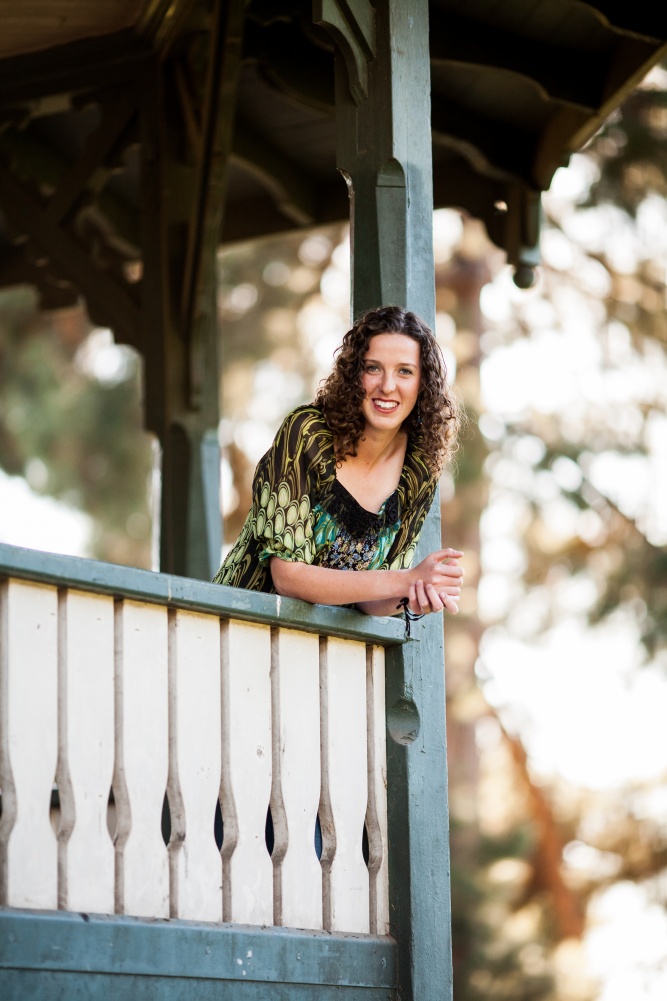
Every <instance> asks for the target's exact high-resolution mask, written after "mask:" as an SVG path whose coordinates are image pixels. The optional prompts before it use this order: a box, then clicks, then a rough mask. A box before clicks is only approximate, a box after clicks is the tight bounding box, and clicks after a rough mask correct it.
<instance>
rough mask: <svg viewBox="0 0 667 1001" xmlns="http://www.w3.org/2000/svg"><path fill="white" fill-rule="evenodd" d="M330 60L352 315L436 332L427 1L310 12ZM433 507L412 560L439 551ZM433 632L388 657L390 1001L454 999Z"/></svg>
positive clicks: (423, 631) (432, 626) (438, 651)
mask: <svg viewBox="0 0 667 1001" xmlns="http://www.w3.org/2000/svg"><path fill="white" fill-rule="evenodd" d="M314 7H315V10H314V12H315V20H316V21H317V22H318V23H320V24H322V25H323V26H325V27H326V28H328V29H329V31H330V32H331V34H332V35H333V37H334V39H335V41H336V46H337V53H336V118H337V127H338V167H339V169H340V170H341V172H342V173H343V174H344V176H345V178H346V180H347V183H348V188H349V192H350V202H351V226H352V276H353V277H352V313H353V316H354V317H357V316H358V315H359V314H360V313H362V312H363V311H364V310H366V309H368V308H370V307H373V306H380V305H388V304H395V305H400V306H404V307H407V308H408V309H411V310H414V311H415V312H416V313H418V314H419V315H420V316H421V317H423V318H424V319H425V320H426V322H427V323H429V324H431V325H432V324H433V323H434V320H435V315H434V314H435V290H434V267H433V221H432V215H433V182H432V167H431V121H430V115H431V108H430V66H429V44H428V0H384V2H383V3H380V4H376V5H374V6H373V5H371V3H370V2H369V0H347V2H342V0H341V2H338V0H318V2H316V3H315V5H314ZM440 545H441V543H440V515H439V501H438V498H436V501H435V502H434V505H433V508H432V510H431V512H430V514H429V516H428V518H427V522H426V524H425V526H424V530H423V532H422V538H421V542H420V554H421V555H418V557H417V559H419V558H421V557H422V556H423V555H426V553H428V552H431V551H433V550H435V549H439V548H440ZM442 630H443V626H442V617H441V616H435V615H434V616H428V617H426V618H425V619H424V620H422V621H421V622H420V623H417V624H416V628H413V636H414V639H413V640H412V641H410V642H409V643H407V644H406V645H405V646H404V647H402V648H399V647H394V648H392V649H391V650H389V651H387V668H386V670H387V677H386V694H387V716H388V731H389V732H388V741H387V783H388V808H389V884H390V927H391V934H392V935H393V936H394V937H395V938H396V941H397V944H398V951H397V955H398V983H399V997H400V998H401V1001H447V999H451V997H452V973H451V911H450V890H449V836H448V809H447V759H446V734H445V688H444V653H443V631H442Z"/></svg>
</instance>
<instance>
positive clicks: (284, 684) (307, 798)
mask: <svg viewBox="0 0 667 1001" xmlns="http://www.w3.org/2000/svg"><path fill="white" fill-rule="evenodd" d="M272 640H273V644H272V647H273V648H272V654H273V664H272V670H271V680H272V689H273V693H272V694H273V728H274V729H273V768H274V773H273V794H272V797H271V813H272V817H273V826H274V830H275V839H276V840H275V848H274V852H273V862H274V881H273V886H274V921H275V923H276V924H280V925H285V926H287V927H291V928H321V927H322V867H321V865H320V862H319V859H318V858H317V855H316V854H315V845H314V835H315V820H316V817H317V808H318V804H319V799H320V756H319V750H320V679H319V640H318V637H317V636H313V635H311V634H308V633H299V632H296V631H295V630H290V629H280V630H275V631H274V634H273V637H272Z"/></svg>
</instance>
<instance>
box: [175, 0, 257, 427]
mask: <svg viewBox="0 0 667 1001" xmlns="http://www.w3.org/2000/svg"><path fill="white" fill-rule="evenodd" d="M243 18H244V4H243V3H242V2H240V0H217V2H216V4H215V6H214V10H213V24H212V28H211V34H210V45H209V54H208V68H207V73H206V87H205V93H204V101H203V107H202V115H201V143H200V149H199V158H198V163H197V173H196V177H195V190H194V197H193V204H192V213H191V216H190V224H189V227H188V236H187V246H186V252H185V260H184V274H183V289H182V296H181V323H182V327H183V333H184V335H185V337H186V338H187V339H188V340H189V341H190V379H189V383H190V385H189V396H190V399H189V405H190V406H191V407H192V408H193V409H198V408H199V407H200V406H201V405H202V402H203V397H204V394H205V389H204V382H205V380H206V378H207V373H208V378H209V379H210V377H211V373H210V364H211V352H215V340H216V333H217V309H216V308H215V306H214V312H213V316H211V315H210V312H211V303H213V304H215V300H216V295H215V288H216V278H217V275H216V251H217V246H218V242H219V240H220V228H221V224H222V214H223V208H224V202H225V193H226V189H227V170H228V160H229V154H230V150H231V142H232V125H233V121H234V115H235V112H236V93H237V86H238V80H239V74H240V69H241V44H242V38H243ZM207 326H208V327H211V326H212V331H213V341H212V343H211V344H210V345H209V348H208V350H206V343H207V341H208V340H209V337H208V336H207V334H206V332H205V330H204V328H205V327H207ZM206 356H208V357H206ZM213 392H214V399H213V400H211V401H210V404H209V405H210V407H211V410H212V414H213V415H215V416H214V418H213V420H214V423H215V424H216V425H217V416H218V400H217V396H218V377H217V365H216V366H215V373H214V390H213Z"/></svg>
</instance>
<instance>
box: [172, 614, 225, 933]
mask: <svg viewBox="0 0 667 1001" xmlns="http://www.w3.org/2000/svg"><path fill="white" fill-rule="evenodd" d="M169 660H170V664H169V674H170V681H169V684H170V692H169V698H170V709H169V714H170V731H171V732H170V736H169V749H170V770H169V806H170V809H171V825H172V828H171V841H170V843H169V859H170V886H171V903H170V914H171V916H172V917H178V918H189V919H193V920H199V921H220V920H222V861H221V858H220V852H219V851H218V848H217V845H216V843H215V837H214V832H213V824H214V818H215V808H216V803H217V800H218V795H219V791H220V620H219V619H218V618H217V616H213V615H200V614H198V613H195V612H186V611H180V610H179V611H177V612H172V613H171V614H170V625H169Z"/></svg>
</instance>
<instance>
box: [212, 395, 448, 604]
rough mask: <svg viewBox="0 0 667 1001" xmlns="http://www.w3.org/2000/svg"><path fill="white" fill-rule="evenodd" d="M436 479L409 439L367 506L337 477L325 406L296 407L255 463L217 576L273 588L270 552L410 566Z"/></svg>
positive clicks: (365, 566) (341, 563)
mask: <svg viewBox="0 0 667 1001" xmlns="http://www.w3.org/2000/svg"><path fill="white" fill-rule="evenodd" d="M435 486H436V479H435V478H434V477H433V476H432V474H431V473H430V472H429V469H428V466H427V465H426V462H425V457H424V453H423V451H422V450H421V449H420V448H419V446H418V445H417V444H416V443H415V442H413V440H412V439H410V440H409V441H408V448H407V452H406V455H405V462H404V465H403V471H402V473H401V478H400V480H399V483H398V487H397V488H396V490H395V491H394V493H393V494H392V495H391V497H388V498H387V500H386V501H385V502H384V504H383V505H382V507H381V509H380V511H379V512H378V513H377V514H374V513H373V512H371V511H367V510H366V509H365V508H363V507H362V506H361V505H360V504H359V503H358V502H357V501H356V500H355V499H354V497H352V495H351V494H350V493H348V491H347V490H346V489H345V487H344V486H343V485H342V484H341V483H340V482H339V481H338V480H337V479H336V459H335V456H334V447H333V434H332V432H331V430H330V429H329V427H328V425H327V424H326V422H325V420H324V416H323V414H322V411H321V410H320V409H319V408H318V407H315V406H304V407H298V408H297V409H296V410H294V411H292V413H291V414H289V415H288V416H287V417H286V418H285V420H284V421H283V424H282V426H281V428H280V430H279V431H278V434H277V435H276V437H275V439H274V442H273V444H272V446H271V448H270V449H269V450H268V452H267V453H266V455H264V456H263V457H262V458H261V459H260V461H259V463H258V465H257V469H256V470H255V478H254V480H253V502H252V507H251V509H250V512H249V514H248V517H247V518H246V521H245V524H244V526H243V528H242V529H241V534H240V535H239V538H238V540H237V542H236V545H235V546H234V547H233V549H232V550H231V551H230V552H229V553H228V555H227V557H226V559H225V561H224V563H223V564H222V566H221V567H220V570H219V571H218V573H217V574H216V576H215V577H214V583H216V584H228V585H230V586H232V587H243V588H246V589H248V590H250V591H269V592H273V591H274V590H275V589H274V587H273V581H272V579H271V572H270V567H269V563H270V559H271V557H272V556H277V557H279V558H280V559H281V560H289V561H291V562H301V563H309V564H313V565H315V566H322V567H331V568H334V569H338V570H341V569H343V570H386V569H392V570H395V569H406V568H408V567H409V566H410V565H411V563H412V560H413V557H414V554H415V549H416V546H417V540H418V538H419V533H420V531H421V527H422V525H423V523H424V518H425V517H426V514H427V513H428V510H429V507H430V506H431V501H432V500H433V494H434V491H435Z"/></svg>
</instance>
